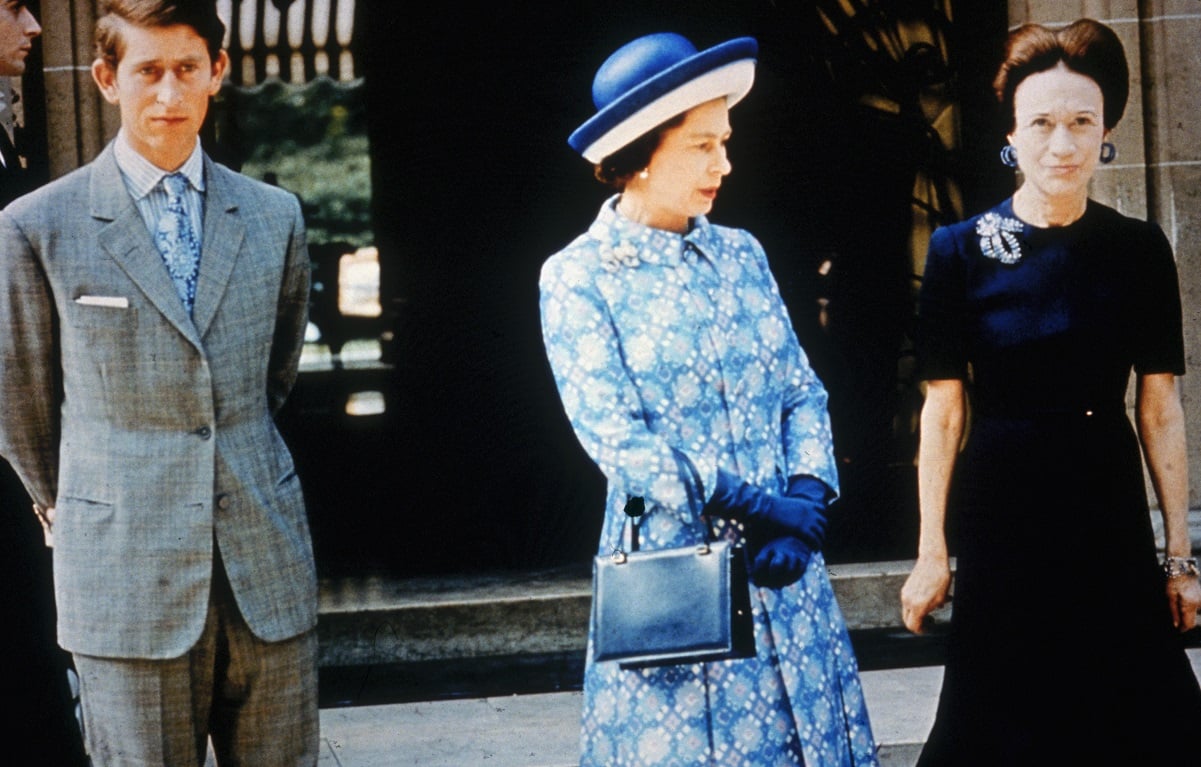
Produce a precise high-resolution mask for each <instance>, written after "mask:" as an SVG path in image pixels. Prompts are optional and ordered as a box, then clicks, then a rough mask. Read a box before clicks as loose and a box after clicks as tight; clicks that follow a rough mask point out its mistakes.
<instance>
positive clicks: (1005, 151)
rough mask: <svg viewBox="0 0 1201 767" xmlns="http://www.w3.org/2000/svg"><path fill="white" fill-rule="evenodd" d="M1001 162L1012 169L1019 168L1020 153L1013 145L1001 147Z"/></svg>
mask: <svg viewBox="0 0 1201 767" xmlns="http://www.w3.org/2000/svg"><path fill="white" fill-rule="evenodd" d="M1001 162H1003V163H1005V164H1006V165H1008V166H1009V167H1011V168H1016V167H1017V166H1018V151H1017V150H1016V149H1014V148H1013V144H1006V145H1005V146H1003V147H1001Z"/></svg>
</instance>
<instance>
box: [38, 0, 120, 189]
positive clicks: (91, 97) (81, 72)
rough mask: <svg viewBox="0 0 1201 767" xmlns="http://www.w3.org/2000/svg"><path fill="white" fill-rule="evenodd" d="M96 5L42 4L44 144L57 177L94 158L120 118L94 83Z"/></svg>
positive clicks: (83, 0)
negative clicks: (44, 95)
mask: <svg viewBox="0 0 1201 767" xmlns="http://www.w3.org/2000/svg"><path fill="white" fill-rule="evenodd" d="M97 7H98V0H42V3H41V20H42V27H43V32H42V52H43V56H44V59H45V78H46V80H45V82H46V132H47V136H46V144H47V147H48V149H49V153H50V175H51V178H57V177H59V176H61V175H63V174H64V173H66V172H68V171H70V170H74V169H75V168H78V167H79V166H80V165H83V164H84V163H86V162H88V161H90V160H91V159H92V158H93V157H95V156H96V155H97V154H98V153H99V152H100V150H101V149H102V148H103V147H104V144H105V143H106V142H107V141H108V140H109V139H110V138H111V137H112V136H113V135H115V134H116V132H117V128H118V127H119V126H120V116H119V115H118V113H117V110H116V108H115V107H112V106H110V105H109V104H108V102H106V101H105V100H104V98H103V97H102V96H101V95H100V91H99V90H97V88H96V84H95V83H94V82H93V81H92V59H93V58H94V56H93V53H92V33H93V30H94V28H95V23H96V16H97Z"/></svg>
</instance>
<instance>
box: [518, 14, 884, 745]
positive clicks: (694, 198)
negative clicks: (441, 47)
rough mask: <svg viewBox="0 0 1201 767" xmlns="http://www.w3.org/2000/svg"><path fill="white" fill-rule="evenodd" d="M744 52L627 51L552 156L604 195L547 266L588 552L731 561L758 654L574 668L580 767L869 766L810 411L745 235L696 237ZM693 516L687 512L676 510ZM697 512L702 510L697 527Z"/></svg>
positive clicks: (548, 328)
mask: <svg viewBox="0 0 1201 767" xmlns="http://www.w3.org/2000/svg"><path fill="white" fill-rule="evenodd" d="M756 55H757V45H756V43H755V41H754V40H753V39H750V38H739V39H736V40H731V41H729V42H727V43H723V44H721V45H718V46H716V47H714V48H710V49H708V50H705V51H703V52H699V53H698V52H697V50H696V49H695V48H694V47H693V46H692V44H691V43H689V42H688V41H687V40H685V39H684V38H682V37H679V36H678V35H674V34H668V33H665V34H657V35H650V36H647V37H643V38H639V39H637V40H635V41H633V42H631V43H629V44H627V45H626V46H623V47H622V48H621V49H619V50H618V51H617V52H616V53H614V54H613V56H611V57H610V58H609V59H608V60H607V61H606V62H605V64H604V65H602V67H601V68H600V70H599V71H598V73H597V76H596V80H595V82H594V86H593V98H594V101H595V102H596V105H597V107H598V112H597V114H596V115H595V116H594V117H593V118H591V119H590V120H589V121H588V122H586V123H585V124H584V125H583V126H581V127H580V128H579V129H578V130H577V131H576V132H575V133H573V134H572V137H571V139H570V140H569V143H571V145H572V146H573V147H574V148H575V149H576V150H577V151H579V152H580V153H581V154H582V155H583V156H584V158H585V159H587V160H589V161H590V162H593V163H594V164H595V166H596V172H597V177H598V178H599V179H601V180H602V181H606V182H608V183H610V184H612V185H613V186H615V187H616V188H618V189H619V190H620V193H619V194H617V195H614V196H613V197H611V198H609V199H608V200H606V201H605V202H604V204H603V205H602V206H601V209H600V213H599V215H598V216H597V218H596V220H595V221H594V222H593V224H592V225H591V226H590V227H589V228H588V231H587V232H586V233H584V234H582V235H580V236H579V237H578V238H577V239H576V240H575V241H574V242H572V243H571V244H570V245H568V246H567V247H566V248H564V249H563V250H562V251H560V252H559V253H557V254H555V255H554V256H552V257H551V258H550V259H549V260H548V261H547V262H546V264H545V265H544V267H543V271H542V276H541V284H540V288H541V306H542V320H543V333H544V340H545V343H546V349H547V356H548V358H549V360H550V364H551V368H552V369H553V371H554V375H555V380H556V382H557V385H558V389H559V393H560V396H561V399H562V402H563V406H564V409H565V410H566V412H567V415H568V417H569V418H570V419H571V423H572V426H573V428H574V429H575V432H576V434H577V436H578V438H579V440H580V442H581V444H582V445H583V447H584V449H585V450H586V451H587V452H588V453H589V455H591V457H592V458H593V460H595V461H596V463H597V465H598V466H599V467H600V469H601V471H602V472H604V474H605V477H606V478H607V481H608V498H607V502H606V513H605V521H604V527H603V531H602V533H601V540H600V545H599V547H598V551H599V552H601V553H606V554H607V553H609V552H612V551H613V550H614V549H616V548H618V547H620V546H622V545H623V542H628V536H629V532H628V530H629V524H628V517H627V516H626V514H625V513H624V508H625V506H626V503H627V501H628V499H630V498H632V497H640V498H642V499H644V501H645V506H646V513H645V516H644V517H643V521H642V523H641V529H640V536H641V541H642V546H643V548H644V549H657V548H667V547H676V546H683V545H687V544H691V543H697V542H699V541H700V540H701V539H702V538H703V536H704V527H703V525H704V524H709V525H711V527H712V530H713V532H714V534H715V535H716V536H718V537H724V538H727V539H730V540H733V541H738V542H745V544H746V546H747V549H748V562H749V567H750V570H751V573H750V575H751V580H752V587H751V601H752V606H753V613H754V624H755V644H756V655H755V657H753V658H749V659H745V660H732V661H720V662H712V663H704V664H694V665H686V666H667V667H660V668H652V669H639V670H624V669H622V668H620V666H619V664H618V663H616V662H594V661H593V659H592V652H591V640H590V642H589V655H588V662H587V667H586V671H585V680H584V711H583V726H582V732H581V764H582V765H603V766H604V767H615V766H616V765H801V764H804V765H809V766H810V767H824V766H826V765H831V766H832V765H872V764H876V756H875V744H874V741H873V738H872V733H871V727H870V724H869V722H868V716H867V711H866V708H865V705H864V700H863V692H862V688H861V686H860V682H859V676H858V668H857V664H856V661H855V657H854V654H853V653H852V650H851V646H850V643H849V640H848V636H847V630H846V625H845V623H844V621H843V618H842V615H841V612H840V611H839V608H838V605H837V603H836V602H835V599H834V594H833V591H832V590H831V586H830V581H829V578H828V576H827V573H826V569H825V564H824V561H823V559H822V555H821V552H820V548H821V544H822V539H823V537H824V533H825V512H826V506H827V504H828V503H829V501H830V500H832V499H833V498H834V497H836V494H837V489H838V476H837V471H836V467H835V463H834V458H833V454H832V451H831V436H830V424H829V418H828V415H827V411H826V391H825V389H824V387H823V386H822V383H821V381H819V380H818V378H817V376H816V375H814V372H813V370H812V369H811V368H810V366H809V363H808V360H807V359H806V357H805V354H804V352H803V351H802V349H801V347H800V345H799V343H798V341H797V338H796V335H795V333H794V331H793V329H792V326H791V323H790V321H789V318H788V314H787V311H786V309H785V307H784V303H783V302H782V300H781V298H780V294H779V291H778V289H777V286H776V283H775V280H774V279H773V277H772V275H771V272H770V271H769V269H768V263H767V259H766V257H765V255H764V253H763V250H762V248H761V247H760V245H759V243H758V242H757V241H756V240H755V239H754V238H753V237H752V236H751V235H750V234H748V233H747V232H745V231H742V230H738V229H729V228H725V227H719V226H715V225H712V224H710V223H709V222H708V221H707V220H706V218H705V214H706V213H708V212H709V210H710V208H711V207H712V204H713V200H714V198H715V197H716V194H717V191H718V188H719V187H720V185H721V182H722V179H723V178H724V177H725V176H726V175H727V174H728V173H729V172H730V164H729V161H728V160H727V158H726V151H725V146H726V142H727V140H728V139H729V136H730V126H729V119H728V110H729V106H730V105H732V104H733V103H735V102H737V101H738V100H739V99H741V98H742V96H743V95H745V93H746V92H747V90H749V88H750V85H751V81H752V79H753V74H754V65H755V56H756ZM690 499H701V500H700V501H690ZM698 506H699V507H700V508H698Z"/></svg>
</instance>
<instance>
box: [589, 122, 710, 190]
mask: <svg viewBox="0 0 1201 767" xmlns="http://www.w3.org/2000/svg"><path fill="white" fill-rule="evenodd" d="M687 114H688V113H687V112H681V113H679V114H678V115H676V116H675V117H672V118H669V119H667V120H665V121H663V122H661V123H659V124H658V125H656V126H655V127H653V128H651V129H650V130H648V131H647V132H646V133H643V134H642V135H641V136H639V137H638V138H636V139H634V140H633V141H631V142H630V143H628V144H626V145H625V146H623V147H622V148H621V149H618V150H617V151H616V152H614V153H613V154H611V155H609V156H608V157H606V158H604V159H603V160H601V161H600V162H598V163H597V164H596V165H594V166H593V168H592V174H593V175H594V176H596V180H597V181H599V182H601V183H602V184H604V185H605V186H610V187H613V188H614V189H616V190H617V191H619V192H620V191H621V190H623V189H625V187H626V184H628V183H629V181H630V179H632V178H633V177H634V175H635V174H637V173H638V172H639V171H641V170H642V169H643V168H645V167H646V166H647V165H649V164H650V161H651V156H652V155H653V154H654V153H655V150H656V149H658V148H659V144H660V143H661V142H662V140H663V134H664V133H666V132H667V131H668V130H670V129H671V128H674V127H676V126H677V125H679V124H680V123H682V122H684V118H685V117H686V116H687Z"/></svg>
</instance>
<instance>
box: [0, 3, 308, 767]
mask: <svg viewBox="0 0 1201 767" xmlns="http://www.w3.org/2000/svg"><path fill="white" fill-rule="evenodd" d="M103 11H104V12H103V15H102V17H101V19H100V20H99V21H98V23H97V33H96V44H97V54H98V58H97V59H96V61H95V63H94V64H93V67H92V74H93V77H94V79H95V80H96V83H97V85H98V86H99V88H100V91H101V93H102V94H103V96H104V98H105V99H106V100H107V101H109V102H110V103H112V104H115V105H117V106H118V107H119V110H120V114H121V128H120V131H119V133H118V134H117V136H116V138H115V139H114V140H113V141H112V143H110V144H109V145H108V146H107V147H106V148H105V149H104V150H103V152H101V154H100V155H99V156H98V157H97V158H96V159H95V160H93V161H92V162H91V163H90V164H88V165H86V166H84V167H83V168H80V169H79V170H76V171H74V172H72V173H70V174H68V175H66V176H64V177H63V178H61V179H58V180H56V181H54V182H52V183H50V184H48V185H46V186H44V187H42V188H41V189H39V190H38V191H36V192H33V193H31V194H29V195H26V196H24V197H22V198H20V199H18V200H16V201H15V202H13V203H12V204H11V205H10V206H9V207H8V208H7V209H5V210H4V211H2V212H0V258H2V259H3V263H2V264H0V327H3V328H4V329H5V332H4V333H0V396H2V397H3V403H4V404H3V412H2V415H0V453H2V454H3V455H4V456H5V457H7V458H8V459H9V461H10V462H11V463H12V464H13V466H14V468H15V469H16V471H17V473H18V474H19V475H20V477H21V479H22V481H23V483H24V485H25V487H26V489H27V490H28V491H29V494H30V496H31V497H32V499H33V502H34V504H35V506H36V510H37V512H38V514H39V516H40V517H41V519H42V521H43V524H44V525H45V527H46V528H47V535H48V537H51V538H52V543H53V546H54V578H55V595H56V599H57V606H58V638H59V642H60V644H62V646H63V647H65V648H66V649H67V650H69V651H70V652H71V653H72V656H73V657H74V660H75V665H76V668H77V670H78V671H79V675H80V682H81V692H82V703H83V718H84V737H85V742H86V744H87V746H88V749H89V752H90V755H91V758H92V759H93V761H94V763H95V764H96V765H98V767H99V765H104V767H112V766H113V765H159V764H161V765H171V767H177V766H181V765H182V766H183V767H199V765H201V764H203V762H204V759H205V751H206V741H208V740H210V739H211V743H212V746H213V751H214V753H215V755H216V758H217V762H218V764H245V765H255V767H271V766H273V765H279V766H280V767H282V766H283V765H289V766H290V765H300V764H310V765H311V764H315V763H316V759H317V748H318V711H317V697H316V687H317V684H316V637H315V631H314V627H315V624H316V614H317V609H316V608H317V599H316V571H315V566H314V562H313V554H312V545H311V542H310V538H309V529H308V523H307V521H306V518H305V511H304V503H303V498H302V491H301V487H300V483H299V480H298V478H297V476H296V472H295V470H294V468H293V463H292V458H291V456H290V454H289V452H288V450H287V448H286V447H285V445H284V443H283V440H282V439H281V437H280V435H279V432H278V431H277V430H276V427H275V424H274V421H273V415H274V414H275V412H276V411H277V410H278V408H279V407H280V406H281V404H282V403H283V401H284V398H285V396H286V395H287V394H288V392H289V390H290V388H291V386H292V384H293V382H294V381H295V378H296V371H297V365H298V361H299V357H300V349H301V345H302V342H303V335H304V329H305V324H306V307H307V302H308V290H309V271H308V270H309V261H308V256H307V252H306V247H305V235H304V224H303V220H302V218H301V214H300V206H299V203H298V201H297V200H296V198H295V196H293V195H291V194H289V193H287V192H284V191H282V190H279V189H277V188H273V187H270V186H267V185H266V184H261V183H259V182H257V181H253V180H251V179H248V178H246V177H244V176H241V175H239V174H237V173H234V172H233V171H231V170H229V169H228V168H225V167H224V166H221V165H218V164H216V163H214V162H213V161H212V160H210V159H209V158H208V157H207V156H206V155H205V154H204V152H203V151H202V149H201V148H200V143H199V139H198V135H199V130H200V126H201V123H202V122H203V120H204V116H205V114H206V111H207V109H208V105H209V99H210V97H211V96H212V95H214V94H215V93H216V92H217V91H218V90H219V88H220V86H221V81H222V78H223V77H224V74H225V71H226V67H227V65H228V57H227V55H226V53H225V51H223V50H221V43H222V40H223V37H224V31H225V30H224V25H223V23H222V22H221V20H220V19H219V18H218V16H217V14H216V9H215V3H214V2H212V1H211V0H209V1H208V2H205V1H204V0H110V1H109V2H106V3H105V7H104V9H103Z"/></svg>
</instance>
